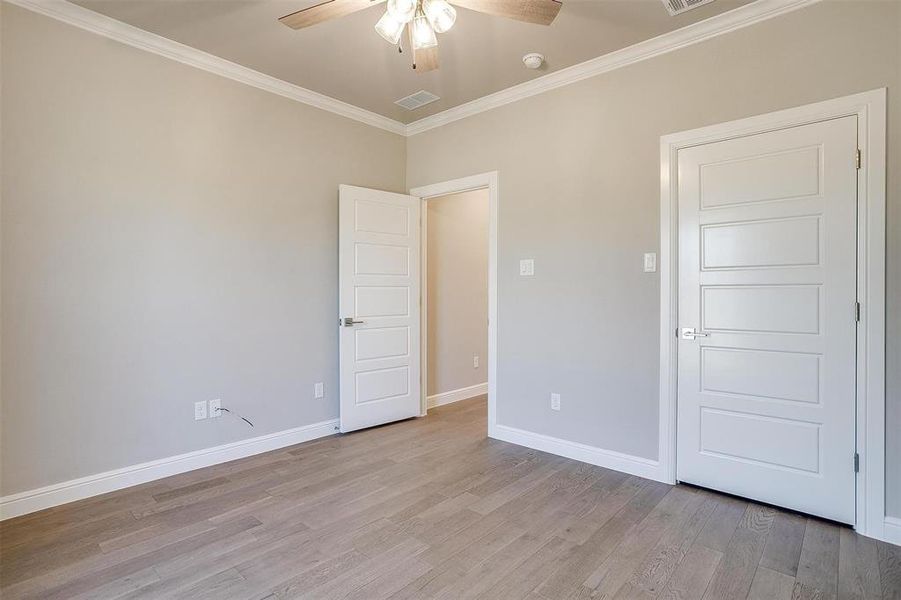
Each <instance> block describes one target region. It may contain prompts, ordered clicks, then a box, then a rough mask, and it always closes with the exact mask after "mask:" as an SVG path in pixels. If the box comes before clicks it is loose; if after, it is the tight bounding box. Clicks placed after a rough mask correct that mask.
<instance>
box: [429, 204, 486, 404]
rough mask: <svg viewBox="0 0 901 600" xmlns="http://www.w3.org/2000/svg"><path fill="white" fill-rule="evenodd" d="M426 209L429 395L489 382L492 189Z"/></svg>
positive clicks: (431, 205)
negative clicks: (475, 357)
mask: <svg viewBox="0 0 901 600" xmlns="http://www.w3.org/2000/svg"><path fill="white" fill-rule="evenodd" d="M426 207H427V210H428V218H427V219H426V223H427V228H428V236H427V240H428V250H427V256H428V263H429V264H428V269H427V275H428V369H429V376H428V388H429V389H428V395H429V396H431V395H434V394H441V393H444V392H450V391H453V390H458V389H461V388H465V387H470V386H473V385H478V384H480V383H486V382H487V381H488V190H475V191H471V192H464V193H462V194H453V195H450V196H443V197H441V198H432V199H430V200H429V201H428V202H426ZM473 355H478V356H479V359H480V360H479V367H478V368H473V366H472V365H473V360H472V357H473Z"/></svg>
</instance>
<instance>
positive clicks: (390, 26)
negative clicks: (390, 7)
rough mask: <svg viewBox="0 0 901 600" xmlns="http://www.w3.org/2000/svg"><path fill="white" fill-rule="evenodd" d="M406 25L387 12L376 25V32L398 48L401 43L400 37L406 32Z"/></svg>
mask: <svg viewBox="0 0 901 600" xmlns="http://www.w3.org/2000/svg"><path fill="white" fill-rule="evenodd" d="M404 25H406V23H403V22H401V21H398V20H397V19H395V18H394V16H393V15H392V14H391V13H390V12H385V14H384V15H382V18H381V19H379V22H378V23H376V24H375V30H376V32H377V33H378V34H379V35H380V36H382V38H384V40H385V41H386V42H388V43H389V44H391V45H393V46H396V45H397V44H398V43H399V42H400V36H401V34H402V33H403V32H404Z"/></svg>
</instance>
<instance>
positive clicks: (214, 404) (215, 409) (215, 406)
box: [210, 398, 222, 419]
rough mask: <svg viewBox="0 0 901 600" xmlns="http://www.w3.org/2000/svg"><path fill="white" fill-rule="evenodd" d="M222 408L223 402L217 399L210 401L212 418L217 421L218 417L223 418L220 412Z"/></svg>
mask: <svg viewBox="0 0 901 600" xmlns="http://www.w3.org/2000/svg"><path fill="white" fill-rule="evenodd" d="M221 406H222V400H221V399H219V398H216V399H215V400H210V418H211V419H215V418H217V417H221V416H222V411H221V410H219V407H221Z"/></svg>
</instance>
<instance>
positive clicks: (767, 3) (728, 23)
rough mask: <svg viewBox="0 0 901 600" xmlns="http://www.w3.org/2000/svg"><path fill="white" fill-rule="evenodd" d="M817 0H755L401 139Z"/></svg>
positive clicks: (416, 128)
mask: <svg viewBox="0 0 901 600" xmlns="http://www.w3.org/2000/svg"><path fill="white" fill-rule="evenodd" d="M819 1H820V0H757V1H756V2H752V3H751V4H746V5H744V6H740V7H739V8H736V9H733V10H730V11H728V12H725V13H722V14H719V15H716V16H714V17H710V18H709V19H705V20H703V21H699V22H697V23H694V24H692V25H687V26H685V27H682V28H681V29H676V30H675V31H671V32H669V33H665V34H663V35H660V36H657V37H655V38H651V39H649V40H646V41H644V42H639V43H637V44H633V45H632V46H627V47H626V48H622V49H621V50H616V51H614V52H610V53H609V54H604V55H602V56H598V57H597V58H592V59H590V60H587V61H585V62H582V63H579V64H576V65H573V66H571V67H567V68H565V69H560V70H559V71H554V72H553V73H548V74H547V75H543V76H541V77H538V78H536V79H533V80H531V81H527V82H525V83H521V84H519V85H514V86H512V87H509V88H506V89H504V90H501V91H499V92H495V93H493V94H489V95H487V96H483V97H481V98H477V99H476V100H472V101H470V102H467V103H465V104H461V105H459V106H455V107H453V108H449V109H447V110H445V111H442V112H440V113H437V114H434V115H431V116H429V117H425V118H423V119H419V120H418V121H413V122H412V123H410V124H409V125H407V126H406V128H405V134H406V135H407V136H411V135H416V134H418V133H423V132H424V131H428V130H430V129H435V128H436V127H441V126H442V125H447V124H448V123H453V122H454V121H459V120H460V119H465V118H466V117H471V116H473V115H477V114H479V113H482V112H485V111H488V110H491V109H493V108H498V107H500V106H504V105H505V104H510V103H512V102H516V101H518V100H523V99H525V98H529V97H531V96H535V95H537V94H541V93H544V92H547V91H550V90H554V89H557V88H559V87H563V86H566V85H569V84H571V83H576V82H577V81H582V80H583V79H588V78H590V77H594V76H596V75H600V74H601V73H607V72H608V71H613V70H615V69H619V68H622V67H626V66H628V65H632V64H635V63H638V62H641V61H643V60H647V59H649V58H654V57H655V56H660V55H661V54H666V53H669V52H673V51H674V50H679V49H680V48H685V47H686V46H691V45H692V44H697V43H699V42H703V41H705V40H709V39H711V38H714V37H717V36H719V35H723V34H724V33H729V32H731V31H736V30H738V29H742V28H744V27H748V26H750V25H754V24H756V23H760V22H761V21H766V20H767V19H772V18H773V17H778V16H780V15H784V14H786V13H789V12H792V11H794V10H797V9H799V8H804V7H805V6H810V5H811V4H815V3H816V2H819Z"/></svg>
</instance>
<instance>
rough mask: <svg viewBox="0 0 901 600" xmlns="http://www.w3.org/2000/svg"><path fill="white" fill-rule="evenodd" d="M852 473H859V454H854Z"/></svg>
mask: <svg viewBox="0 0 901 600" xmlns="http://www.w3.org/2000/svg"><path fill="white" fill-rule="evenodd" d="M854 472H855V473H860V454H858V453H857V452H855V453H854Z"/></svg>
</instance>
